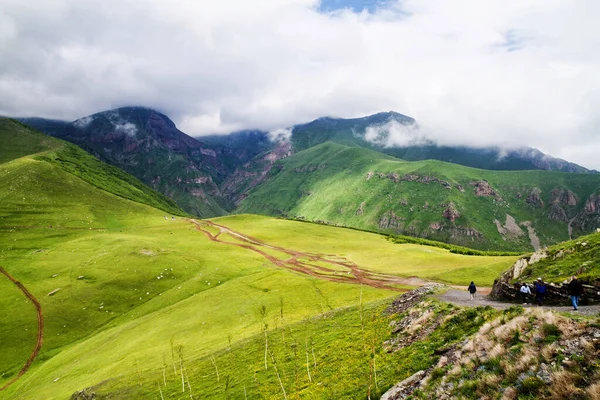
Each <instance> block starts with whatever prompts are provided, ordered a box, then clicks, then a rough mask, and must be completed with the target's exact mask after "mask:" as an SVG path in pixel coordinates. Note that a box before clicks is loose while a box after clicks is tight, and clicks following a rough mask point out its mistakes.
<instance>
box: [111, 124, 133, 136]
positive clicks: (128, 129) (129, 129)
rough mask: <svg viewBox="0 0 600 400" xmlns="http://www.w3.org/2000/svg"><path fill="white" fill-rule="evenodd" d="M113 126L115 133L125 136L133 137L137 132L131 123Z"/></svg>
mask: <svg viewBox="0 0 600 400" xmlns="http://www.w3.org/2000/svg"><path fill="white" fill-rule="evenodd" d="M114 126H115V131H116V132H122V133H124V134H126V135H127V136H135V135H136V134H137V132H138V129H137V128H136V126H135V125H134V124H132V123H131V122H125V123H118V124H115V125H114Z"/></svg>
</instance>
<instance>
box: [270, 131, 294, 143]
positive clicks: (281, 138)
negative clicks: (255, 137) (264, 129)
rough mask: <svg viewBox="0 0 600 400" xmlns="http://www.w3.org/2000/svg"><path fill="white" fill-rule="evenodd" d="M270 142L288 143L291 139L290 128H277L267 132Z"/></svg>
mask: <svg viewBox="0 0 600 400" xmlns="http://www.w3.org/2000/svg"><path fill="white" fill-rule="evenodd" d="M268 135H269V140H271V141H272V142H289V141H290V139H291V137H292V128H278V129H273V130H272V131H269V132H268Z"/></svg>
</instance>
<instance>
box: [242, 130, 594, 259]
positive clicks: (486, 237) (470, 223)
mask: <svg viewBox="0 0 600 400" xmlns="http://www.w3.org/2000/svg"><path fill="white" fill-rule="evenodd" d="M236 212H241V213H258V214H267V215H277V216H284V217H291V218H298V219H308V220H313V221H322V222H325V223H329V224H336V225H342V226H351V227H356V228H361V229H367V230H373V231H378V232H386V233H392V234H403V235H410V236H416V237H423V238H430V239H434V240H440V241H444V242H449V243H455V244H460V245H465V246H468V247H474V248H480V249H488V250H489V249H494V250H512V249H519V250H527V249H532V248H534V249H535V248H539V247H541V246H545V245H547V244H553V243H556V242H559V241H562V240H567V239H569V237H570V236H573V237H574V236H578V235H581V234H583V233H589V232H591V231H592V230H594V229H596V228H597V227H600V176H599V175H597V174H574V173H562V172H550V171H539V170H538V171H490V170H482V169H474V168H469V167H464V166H461V165H457V164H450V163H445V162H441V161H434V160H428V161H416V162H409V161H403V160H398V159H396V158H393V157H391V156H388V155H385V154H382V153H379V152H375V151H373V150H368V149H365V148H361V147H353V146H345V145H341V144H338V143H333V142H326V143H323V144H320V145H317V146H313V147H310V148H308V149H306V150H303V151H300V152H298V153H296V154H294V155H293V156H291V157H288V158H285V159H283V160H280V161H278V162H277V163H275V165H274V168H273V169H272V170H271V172H270V176H269V178H268V179H267V180H266V181H265V182H264V183H263V184H261V185H260V186H258V187H256V188H255V189H253V190H252V191H250V194H249V195H248V197H247V198H245V199H244V200H243V201H242V202H241V204H240V207H239V208H238V209H237V210H236Z"/></svg>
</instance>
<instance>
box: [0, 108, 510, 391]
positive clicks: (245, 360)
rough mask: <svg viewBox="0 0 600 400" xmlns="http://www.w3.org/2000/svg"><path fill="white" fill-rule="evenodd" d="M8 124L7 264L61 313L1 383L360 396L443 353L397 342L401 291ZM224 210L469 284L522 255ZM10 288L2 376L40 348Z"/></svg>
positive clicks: (4, 299)
mask: <svg viewBox="0 0 600 400" xmlns="http://www.w3.org/2000/svg"><path fill="white" fill-rule="evenodd" d="M0 134H1V135H3V136H2V141H3V146H4V145H5V144H6V146H5V147H3V153H2V156H1V157H0V232H1V235H0V266H2V267H3V268H5V269H6V271H7V272H8V273H10V274H11V275H12V276H13V277H15V279H17V280H18V281H20V282H21V283H22V284H23V285H24V286H25V287H26V288H27V289H28V290H29V291H30V292H31V293H32V294H33V295H34V296H35V297H36V298H37V299H38V301H39V302H40V303H41V306H42V311H43V316H44V324H45V325H44V331H43V345H42V348H41V352H40V354H39V355H38V357H37V358H36V359H35V361H34V362H33V364H32V366H31V367H30V369H29V370H28V371H27V372H26V373H25V374H24V375H23V376H22V377H21V378H19V379H18V380H17V381H16V382H15V383H14V384H12V385H10V386H9V387H8V388H7V389H5V390H3V391H0V398H2V399H68V398H69V397H70V396H71V395H72V394H73V393H74V392H76V391H78V390H81V389H84V388H90V387H91V388H92V389H90V390H92V391H94V392H95V393H97V398H103V396H110V398H161V395H162V396H163V397H164V398H190V397H191V396H190V393H191V394H192V396H193V398H211V397H212V398H226V397H231V398H244V395H246V396H247V398H281V397H282V396H283V393H284V392H285V393H286V396H289V397H291V398H298V397H307V398H323V397H326V398H332V397H338V398H344V397H345V398H357V397H358V398H360V397H365V396H366V395H367V394H368V393H382V392H383V391H385V390H386V389H387V388H388V387H389V386H390V385H392V384H393V383H394V382H395V381H396V380H397V379H398V378H402V377H403V376H407V374H409V373H410V371H412V369H411V368H413V369H414V368H416V367H419V366H421V364H423V365H425V364H428V363H430V362H432V361H431V360H433V358H432V357H433V355H432V352H433V348H430V349H429V350H427V351H424V350H420V352H418V353H415V354H417V355H419V357H420V358H418V360H420V361H419V362H420V363H421V364H419V363H417V362H416V361H415V363H412V364H410V365H409V364H408V363H402V362H401V360H402V357H404V356H402V355H398V354H396V355H388V354H385V353H384V352H383V351H382V350H381V343H382V340H384V339H385V337H386V336H387V335H389V330H390V328H389V326H388V323H389V321H388V319H387V318H388V317H385V316H384V315H383V314H382V310H383V309H384V308H385V306H386V305H387V304H388V303H389V302H390V301H391V299H393V298H394V297H396V296H397V295H398V292H396V291H391V290H384V289H377V288H373V287H369V286H367V285H357V284H350V283H338V282H332V281H329V280H326V279H321V278H319V277H315V276H309V275H306V274H302V273H299V272H295V271H292V270H290V269H287V268H283V267H281V266H277V265H275V264H273V263H272V262H270V261H268V260H267V259H266V258H265V257H264V256H263V255H261V254H259V253H257V252H255V251H251V250H249V249H248V248H244V247H240V246H235V245H231V244H227V243H219V242H214V241H211V240H210V239H209V238H208V237H207V235H206V234H205V233H204V232H201V231H199V230H198V229H196V225H195V224H193V223H192V222H191V221H190V220H188V219H187V218H186V217H185V216H184V217H181V216H180V215H181V214H183V213H182V212H181V211H179V210H178V209H176V208H174V206H173V204H172V202H170V201H169V200H168V199H166V198H164V197H162V196H160V195H157V194H156V193H155V192H152V191H151V190H150V189H147V188H146V187H145V186H143V185H141V183H139V181H137V180H136V179H135V178H132V177H130V176H129V175H126V174H123V173H120V172H118V171H114V170H112V169H111V168H107V167H106V166H105V165H104V164H102V163H99V162H98V161H97V160H96V159H94V158H93V157H91V156H89V155H88V154H87V153H85V152H83V151H81V150H79V149H78V148H76V147H74V146H71V145H68V144H65V143H64V142H61V141H59V140H55V139H49V140H48V142H47V143H46V142H41V141H40V140H39V139H40V136H37V135H39V134H38V133H36V132H33V131H30V130H28V129H26V128H23V127H22V126H20V125H18V124H15V123H13V122H11V121H8V120H0ZM44 140H45V139H44ZM13 142H14V143H16V144H15V146H14V148H13V147H11V143H13ZM33 144H35V145H33ZM165 217H167V218H165ZM172 217H174V218H175V219H174V220H173V219H172ZM214 221H215V222H217V223H218V224H221V225H224V226H226V227H228V228H230V229H232V230H235V231H237V232H240V233H243V234H244V235H246V236H251V237H253V238H256V239H258V240H260V241H261V242H264V243H267V244H271V245H274V246H279V247H283V248H286V249H294V250H297V251H302V252H310V253H317V254H326V255H329V256H328V257H331V258H335V259H338V260H347V261H350V262H352V263H354V264H356V265H357V266H359V267H360V268H362V269H363V270H367V271H372V272H376V273H382V274H386V275H395V276H400V277H410V276H417V277H421V278H426V279H432V280H439V281H445V282H449V283H453V284H459V285H464V284H467V283H468V282H469V281H470V280H472V279H474V278H477V281H478V283H479V284H480V285H485V284H490V283H491V281H492V278H493V277H494V276H496V275H497V274H498V273H499V272H500V271H502V270H504V269H506V268H508V267H509V266H510V264H511V263H512V262H513V261H514V259H515V257H481V256H465V255H458V254H453V253H450V252H449V251H447V250H444V249H439V248H435V247H430V246H419V245H414V244H394V243H392V242H390V241H388V240H387V239H386V238H385V237H383V236H379V235H376V234H371V233H365V232H359V231H354V230H348V229H342V228H334V227H328V226H320V225H313V224H305V223H300V222H294V221H286V220H279V219H275V218H270V217H260V216H254V215H237V216H230V217H223V218H218V219H215V220H214ZM207 229H208V230H209V231H210V232H211V233H212V234H213V235H216V234H217V233H219V230H218V229H215V228H214V227H210V228H207ZM219 237H220V238H221V239H223V240H225V241H228V242H231V243H237V244H242V245H244V244H247V242H245V241H244V240H243V239H241V238H239V237H235V236H232V235H231V234H229V233H221V234H220V236H219ZM265 252H266V253H268V254H270V255H272V256H274V257H276V258H277V259H286V258H289V257H290V256H289V254H286V253H284V252H281V251H278V250H276V249H270V250H269V251H268V252H267V251H265ZM319 266H323V265H321V264H319ZM333 272H340V271H337V270H336V271H333ZM0 290H2V294H3V296H1V297H0V310H2V313H3V318H2V319H1V320H0V343H1V344H2V347H1V351H2V356H1V357H0V387H2V386H4V384H5V383H7V382H8V381H10V380H11V379H12V378H13V377H15V376H16V375H17V374H18V372H19V370H20V369H21V368H22V367H23V365H24V364H25V362H26V360H27V359H28V357H29V355H30V353H31V351H32V350H33V348H34V345H35V340H36V335H37V332H36V328H37V324H36V314H35V308H34V307H33V305H32V304H31V303H30V302H28V301H27V300H26V299H25V296H24V295H23V293H22V292H21V291H20V290H18V288H17V287H16V286H15V285H13V284H12V282H10V281H8V279H6V278H5V277H4V276H3V275H2V276H0ZM269 343H270V345H269ZM430 353H431V354H430ZM405 356H406V355H405ZM413 356H414V357H416V355H413ZM421 356H422V357H421ZM307 358H308V361H307ZM373 364H375V366H373ZM265 365H266V368H265ZM307 366H308V368H307ZM219 368H220V369H219ZM307 369H308V370H311V369H312V371H311V372H312V374H313V375H311V377H310V378H309V373H310V372H309V371H307ZM377 371H379V372H378V373H379V375H378V377H377V378H376V377H375V376H374V375H375V374H377ZM182 382H183V383H182ZM182 386H183V388H182Z"/></svg>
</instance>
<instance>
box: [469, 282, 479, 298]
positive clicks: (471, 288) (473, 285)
mask: <svg viewBox="0 0 600 400" xmlns="http://www.w3.org/2000/svg"><path fill="white" fill-rule="evenodd" d="M467 290H468V291H469V294H470V295H471V300H475V292H477V287H476V286H475V283H473V281H471V284H470V285H469V288H468V289H467Z"/></svg>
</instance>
